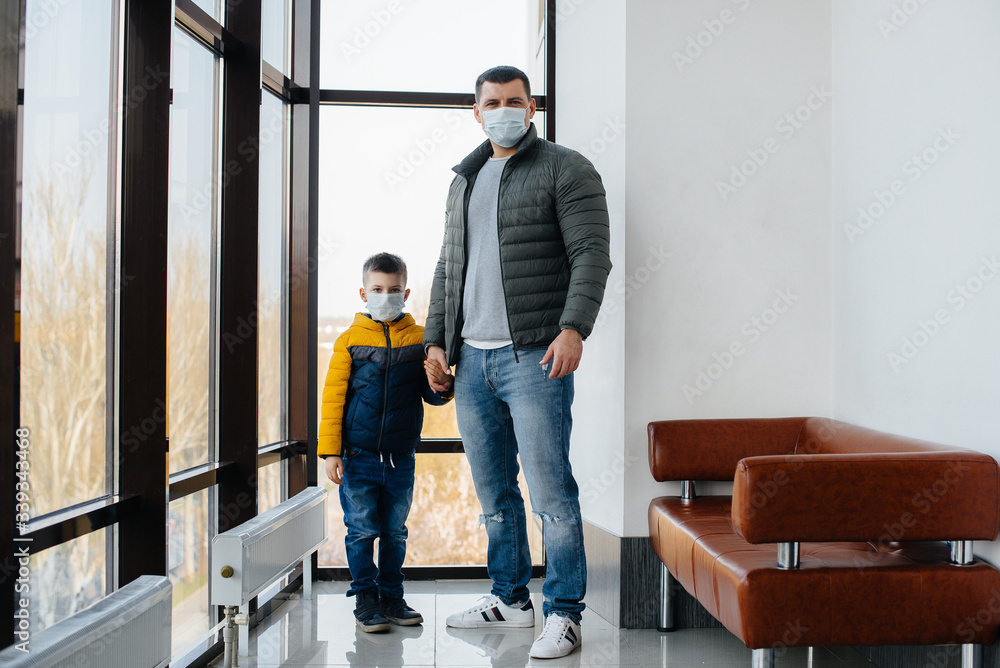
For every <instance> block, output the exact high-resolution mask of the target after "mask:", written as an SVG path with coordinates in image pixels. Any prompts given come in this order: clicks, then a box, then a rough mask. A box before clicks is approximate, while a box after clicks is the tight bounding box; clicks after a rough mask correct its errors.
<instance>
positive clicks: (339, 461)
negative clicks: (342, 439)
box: [324, 457, 344, 485]
mask: <svg viewBox="0 0 1000 668" xmlns="http://www.w3.org/2000/svg"><path fill="white" fill-rule="evenodd" d="M324 461H325V462H326V464H325V466H326V477H327V478H329V479H330V480H332V481H333V482H335V483H337V484H338V485H341V484H343V482H344V480H343V478H344V460H343V458H342V457H327V458H326V459H325V460H324Z"/></svg>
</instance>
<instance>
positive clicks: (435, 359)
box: [424, 346, 451, 392]
mask: <svg viewBox="0 0 1000 668" xmlns="http://www.w3.org/2000/svg"><path fill="white" fill-rule="evenodd" d="M434 367H437V369H436V370H435V369H434ZM424 371H425V372H426V373H427V384H428V385H430V387H431V389H432V390H434V391H435V392H447V391H448V389H449V388H450V387H451V383H447V384H443V383H441V382H438V381H439V379H440V377H441V376H442V375H444V376H448V375H449V374H448V358H447V357H446V356H445V354H444V348H442V347H441V346H428V347H427V359H426V360H424Z"/></svg>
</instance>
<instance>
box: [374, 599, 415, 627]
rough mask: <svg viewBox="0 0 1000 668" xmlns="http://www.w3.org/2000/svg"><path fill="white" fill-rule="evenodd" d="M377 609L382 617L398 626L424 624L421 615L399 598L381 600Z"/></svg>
mask: <svg viewBox="0 0 1000 668" xmlns="http://www.w3.org/2000/svg"><path fill="white" fill-rule="evenodd" d="M378 607H379V612H381V613H382V616H383V617H385V618H386V619H388V620H389V621H390V622H392V623H393V624H398V625H399V626H413V625H414V624H422V623H423V622H424V618H423V615H421V614H420V613H419V612H417V611H416V610H414V609H413V608H411V607H410V606H408V605H406V601H405V600H404V599H401V598H383V599H381V600H380V601H379V603H378Z"/></svg>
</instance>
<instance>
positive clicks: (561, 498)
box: [455, 345, 587, 623]
mask: <svg viewBox="0 0 1000 668" xmlns="http://www.w3.org/2000/svg"><path fill="white" fill-rule="evenodd" d="M545 350H546V349H545V348H532V349H527V350H518V351H517V358H518V360H519V361H515V358H514V351H513V347H512V346H506V347H504V348H499V349H496V350H480V349H478V348H473V347H472V346H469V345H463V346H462V356H461V359H460V361H459V363H458V367H457V370H456V372H455V401H456V402H457V407H456V408H457V412H458V428H459V431H460V432H461V434H462V442H463V443H464V445H465V452H466V455H467V456H468V459H469V466H470V467H471V469H472V479H473V482H474V483H475V485H476V495H477V496H478V497H479V503H480V504H481V505H482V509H483V515H482V521H483V523H484V524H485V525H486V534H487V536H488V538H489V548H488V551H487V566H488V570H489V575H490V578H491V579H492V580H493V591H492V593H493V594H494V595H495V596H497V597H499V598H500V600H502V601H503V602H504V603H506V604H508V605H510V604H512V603H518V602H520V601H524V600H526V599H527V598H528V593H529V592H528V580H529V579H530V578H531V554H530V552H529V549H528V533H527V527H526V521H525V512H524V501H523V499H522V498H521V491H520V488H519V487H518V484H517V474H518V462H517V456H518V453H520V455H521V465H522V466H524V477H525V480H526V481H527V483H528V493H529V494H530V495H531V506H532V510H533V512H534V513H535V514H536V515H538V516H539V517H540V518H541V520H542V528H543V532H544V534H543V535H544V539H545V557H546V569H545V584H544V586H543V587H542V593H543V594H544V596H545V604H544V607H543V611H542V612H543V614H544V615H546V616H548V615H549V613H550V612H554V613H558V614H560V615H562V616H564V617H569V618H570V619H572V620H573V621H575V622H577V623H579V622H580V613H582V612H583V609H584V607H585V606H584V603H583V597H584V594H585V592H586V589H587V563H586V557H585V556H584V552H583V524H582V521H581V517H580V494H579V489H578V487H577V484H576V480H575V479H574V478H573V471H572V468H571V467H570V463H569V435H570V428H571V426H572V416H571V415H570V408H571V406H572V404H573V375H572V374H570V375H568V376H564V377H563V378H559V379H554V380H553V379H550V378H549V371H550V369H551V366H550V365H546V366H549V367H550V368H549V369H543V368H542V366H541V365H540V364H539V362H540V361H541V359H542V357H543V356H544V354H545Z"/></svg>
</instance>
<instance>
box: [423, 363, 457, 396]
mask: <svg viewBox="0 0 1000 668" xmlns="http://www.w3.org/2000/svg"><path fill="white" fill-rule="evenodd" d="M424 373H426V374H427V384H428V385H431V386H436V387H443V388H444V389H445V390H448V389H450V388H451V383H452V381H454V380H455V377H454V376H452V375H451V374H450V373H447V372H445V371H442V370H441V365H440V364H438V363H437V362H432V361H431V360H429V359H426V360H424ZM435 391H436V392H440V391H441V390H435Z"/></svg>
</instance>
